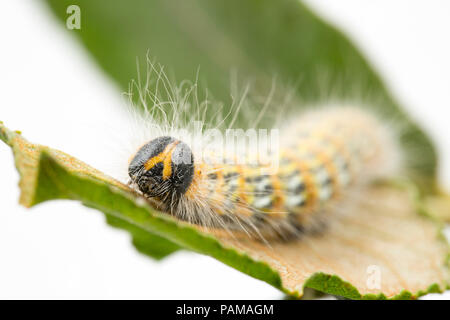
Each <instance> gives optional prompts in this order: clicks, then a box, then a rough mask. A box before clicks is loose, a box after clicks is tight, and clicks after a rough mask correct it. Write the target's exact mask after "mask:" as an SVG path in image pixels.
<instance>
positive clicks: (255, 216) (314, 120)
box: [116, 63, 402, 241]
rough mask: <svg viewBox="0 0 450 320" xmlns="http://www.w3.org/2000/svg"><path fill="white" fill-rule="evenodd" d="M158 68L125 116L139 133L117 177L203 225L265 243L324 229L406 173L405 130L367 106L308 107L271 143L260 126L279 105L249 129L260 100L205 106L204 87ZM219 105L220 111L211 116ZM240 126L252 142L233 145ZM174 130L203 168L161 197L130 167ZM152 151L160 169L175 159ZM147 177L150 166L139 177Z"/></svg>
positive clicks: (169, 184)
mask: <svg viewBox="0 0 450 320" xmlns="http://www.w3.org/2000/svg"><path fill="white" fill-rule="evenodd" d="M148 74H149V75H151V74H153V75H154V78H153V80H152V81H153V82H151V84H150V81H151V79H150V76H149V77H148V78H147V79H146V80H145V81H144V82H143V83H141V81H137V82H135V83H134V84H133V86H132V87H131V88H133V89H134V91H136V89H137V94H136V93H133V90H131V89H130V97H131V98H130V100H129V105H130V108H129V119H124V123H128V127H129V129H128V130H127V128H126V127H127V125H124V128H122V130H121V136H122V139H123V140H125V143H124V145H125V146H126V148H123V149H124V150H126V151H125V152H124V153H125V154H124V155H118V159H120V161H121V165H120V167H121V168H122V170H121V172H120V174H117V175H116V177H117V178H119V179H120V180H122V181H123V182H128V183H129V185H130V186H131V187H133V188H135V189H136V191H137V192H139V193H141V194H142V195H143V196H144V197H146V198H148V199H149V203H150V204H151V205H154V206H155V207H156V208H157V209H159V210H162V211H164V212H167V213H168V214H170V215H172V216H174V217H176V218H177V219H180V220H183V221H186V222H189V223H192V224H195V225H198V226H199V227H201V228H203V230H209V231H218V230H221V231H222V232H226V233H229V234H232V235H233V236H239V235H244V238H245V237H252V238H256V239H260V240H262V241H271V240H272V239H278V240H285V241H290V240H292V239H297V238H301V237H302V236H303V235H307V234H315V233H320V232H324V230H326V227H327V225H328V224H329V223H330V221H333V220H335V219H339V215H340V212H342V211H343V208H346V207H347V206H349V205H351V202H352V199H354V198H355V197H357V195H358V194H359V193H360V191H361V190H364V189H366V188H367V187H368V185H369V184H371V183H372V182H374V181H375V180H378V179H384V178H391V177H394V176H396V175H398V174H400V173H401V172H402V156H401V153H400V147H399V146H398V144H397V133H396V132H395V130H393V129H392V128H391V127H390V126H389V125H387V124H386V123H387V122H386V121H382V120H381V119H380V117H379V116H378V115H376V114H375V113H373V112H371V111H370V109H369V108H366V107H364V105H363V104H361V103H359V104H358V103H355V104H353V105H352V106H350V105H349V104H348V103H345V104H344V103H342V104H339V103H334V104H331V103H326V104H323V105H321V106H320V107H319V106H317V105H316V106H311V107H310V108H308V107H305V106H302V108H301V109H303V110H306V111H304V112H302V113H300V114H293V113H290V114H289V119H290V120H289V121H284V123H283V125H282V126H278V127H280V128H277V126H276V125H275V123H274V126H273V127H271V128H268V130H267V131H265V132H264V133H265V135H264V139H261V131H260V130H257V129H255V128H256V127H258V126H257V125H255V122H259V121H260V118H261V117H262V113H264V112H266V111H267V110H268V109H270V108H271V107H272V105H270V104H269V103H264V104H263V105H260V106H259V107H258V106H257V107H256V109H258V108H259V109H260V110H261V112H260V113H257V114H256V116H254V117H253V121H252V122H250V123H249V127H248V128H249V129H248V128H245V129H236V128H235V127H233V126H234V124H235V121H236V119H237V118H238V114H239V113H240V112H242V105H243V104H246V103H247V104H250V103H249V102H248V101H247V97H246V96H245V94H246V93H244V96H242V97H240V98H236V97H235V99H234V100H233V101H236V103H234V104H233V106H232V107H231V108H226V110H227V111H224V110H225V109H223V105H221V104H220V103H216V102H213V100H207V101H206V102H200V101H199V100H198V93H197V86H196V84H195V83H194V84H189V83H187V82H184V83H183V84H182V85H181V86H174V85H172V83H171V82H170V81H169V80H168V79H167V77H166V76H165V74H164V73H163V72H162V69H161V68H160V69H158V68H157V67H155V66H154V64H152V63H149V70H148ZM291 103H292V102H291ZM211 109H212V110H215V115H216V116H213V117H211V116H207V110H209V111H208V112H210V111H211ZM230 110H231V111H230ZM211 118H212V119H215V120H214V121H213V122H208V121H206V119H211ZM255 119H256V120H255ZM231 128H232V129H233V130H238V132H236V131H232V132H231V134H232V137H234V138H236V137H237V138H239V137H240V138H242V139H244V140H243V141H244V143H243V144H239V143H238V146H236V143H233V144H231V146H230V144H229V143H228V140H227V138H228V133H229V132H228V131H229V130H228V129H231ZM239 130H240V131H239ZM251 130H253V131H251ZM233 134H234V136H233ZM253 134H254V135H253ZM164 136H167V137H171V139H173V140H174V141H180V143H184V144H185V145H186V146H188V147H189V148H188V149H186V150H189V152H192V156H193V162H194V166H193V167H194V170H193V174H192V177H191V176H190V175H186V176H189V177H190V178H191V179H192V181H189V184H185V185H186V188H183V189H182V192H180V190H181V189H179V188H178V189H176V186H175V184H174V182H173V181H175V180H176V179H175V178H174V179H173V181H172V180H170V179H169V180H168V181H165V182H164V187H163V188H162V186H160V192H159V193H158V195H157V196H155V195H154V194H151V193H148V192H147V191H146V190H149V188H148V187H152V188H150V189H151V190H154V189H155V188H153V187H155V186H147V185H145V183H147V182H145V183H144V185H142V184H141V185H139V183H136V181H137V179H138V178H139V176H138V177H137V178H136V176H134V177H131V176H129V175H128V171H129V170H128V166H129V165H130V161H131V159H133V158H135V155H136V153H137V152H138V150H141V148H142V146H144V145H146V144H148V143H149V142H150V141H152V140H154V139H157V138H158V137H164ZM252 138H254V139H253V140H252ZM241 142H242V141H241ZM152 156H158V157H159V158H158V159H159V160H160V162H161V163H160V167H161V168H160V170H163V169H164V167H163V166H164V165H169V164H170V161H166V162H164V161H162V159H164V157H162V156H161V155H158V154H155V155H152ZM167 156H168V157H170V155H167ZM145 160H146V161H150V160H151V157H150V155H149V158H148V159H145ZM168 160H171V159H168ZM171 165H172V166H173V163H172V164H171ZM173 168H175V167H172V168H170V169H173ZM166 169H167V168H166ZM136 172H138V171H136ZM180 172H181V171H180ZM144 173H145V170H144V169H142V168H141V169H140V171H139V174H144ZM176 178H177V179H178V180H177V181H178V182H177V183H178V185H180V183H183V181H182V179H184V176H181V177H176ZM130 179H131V180H130ZM180 179H181V180H180ZM145 181H147V180H145ZM148 181H149V182H148V183H149V184H151V183H153V184H155V183H158V182H157V181H159V180H158V179H148ZM180 181H181V182H180ZM187 186H188V187H187ZM176 190H178V191H177V192H176Z"/></svg>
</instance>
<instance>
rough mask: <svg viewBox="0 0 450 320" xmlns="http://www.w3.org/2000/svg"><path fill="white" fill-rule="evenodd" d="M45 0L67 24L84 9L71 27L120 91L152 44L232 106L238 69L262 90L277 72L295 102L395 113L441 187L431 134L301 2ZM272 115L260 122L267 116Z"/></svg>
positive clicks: (410, 150)
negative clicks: (72, 10)
mask: <svg viewBox="0 0 450 320" xmlns="http://www.w3.org/2000/svg"><path fill="white" fill-rule="evenodd" d="M44 1H45V2H47V3H48V5H49V7H50V8H51V11H52V12H53V13H54V14H55V15H56V17H57V18H58V19H59V20H60V21H61V23H63V24H64V25H65V22H66V19H67V17H68V14H67V12H66V9H67V7H68V6H69V5H73V4H75V5H78V6H79V7H80V8H81V30H76V31H75V32H73V31H71V32H70V33H71V34H76V36H77V37H78V38H79V40H80V42H81V43H82V44H83V45H84V46H85V47H86V49H87V50H88V51H89V52H90V53H91V55H92V57H93V58H94V59H95V60H96V61H97V62H98V64H99V66H100V67H101V68H102V69H103V70H104V71H105V72H106V73H107V74H108V75H109V76H111V77H112V78H113V79H114V80H115V81H116V82H117V84H118V85H119V88H120V89H121V90H122V91H128V89H129V85H130V81H131V80H132V79H136V78H137V76H138V73H137V61H141V63H140V64H139V69H140V73H141V74H145V72H146V65H145V58H146V55H147V53H148V52H149V53H150V55H151V57H153V58H155V59H156V61H157V63H159V64H161V65H163V66H164V67H165V70H166V71H168V72H169V73H170V74H172V75H173V78H174V79H177V81H178V82H179V81H181V80H190V81H192V82H195V81H196V80H197V75H199V78H198V85H199V92H200V93H205V92H206V89H207V90H208V92H209V93H211V94H212V96H214V98H215V99H217V100H220V101H222V102H223V103H224V108H225V111H226V109H227V108H230V106H231V95H230V74H231V73H232V72H233V71H236V72H237V73H238V76H239V78H240V79H243V82H244V83H245V82H247V81H248V82H251V83H252V86H253V87H254V88H257V89H255V90H257V92H258V93H263V94H264V93H267V94H268V92H269V90H270V87H271V83H272V81H273V79H274V78H276V79H277V83H278V84H279V86H280V87H293V88H295V90H296V93H297V98H298V101H299V103H297V104H296V105H295V108H296V109H298V108H301V107H303V106H305V105H307V104H308V103H318V102H321V101H323V100H327V99H329V98H332V99H335V100H338V101H339V100H341V101H356V102H363V104H365V105H368V106H369V107H375V108H377V109H378V111H380V112H381V114H384V115H387V117H389V118H390V119H395V120H396V122H397V125H398V126H399V127H401V133H402V134H401V143H402V146H403V148H404V150H405V154H406V157H405V159H406V160H407V167H408V169H409V173H410V175H411V177H413V178H414V179H415V180H416V182H418V183H420V185H421V186H423V187H424V188H423V189H424V190H426V191H429V190H432V189H433V188H434V186H435V178H436V162H437V159H436V153H435V151H434V148H433V146H432V143H431V142H430V140H429V139H428V137H427V136H426V135H425V134H424V133H423V132H422V131H421V130H420V129H419V128H418V127H417V125H416V124H414V123H412V122H411V121H410V120H409V118H408V117H407V116H406V115H405V114H404V113H403V112H402V111H401V109H400V108H399V106H398V104H397V103H396V101H395V100H394V99H393V97H392V96H391V95H390V93H389V92H388V90H387V89H386V87H385V85H384V84H383V82H382V81H381V80H380V77H379V75H378V74H377V73H376V72H375V71H374V70H373V68H372V67H371V66H370V64H369V63H368V62H367V61H366V60H365V58H364V57H363V56H362V55H361V53H360V52H359V51H358V50H357V49H356V48H355V46H354V45H353V44H352V43H351V42H350V41H349V40H348V39H347V38H346V37H345V36H344V35H343V34H342V33H341V32H339V31H337V30H336V29H335V28H333V27H332V26H330V25H328V24H327V23H326V22H324V21H322V20H321V19H319V18H318V17H317V16H316V15H315V14H314V13H312V12H311V11H310V10H309V9H308V8H307V7H305V5H303V4H302V3H301V2H300V1H297V0H279V1H272V0H133V1H125V0H117V1H108V0H76V1H72V0H70V1H69V0H44ZM142 62H143V63H142ZM199 70H200V72H198V71H199ZM300 102H301V103H300ZM273 108H276V105H275V106H274V107H273ZM272 111H274V110H272ZM280 111H283V112H284V111H288V110H276V112H278V113H279V112H280ZM213 114H214V112H210V113H209V116H210V117H212V116H213ZM272 115H273V112H272V113H271V112H268V113H267V114H266V117H265V119H263V121H262V122H261V126H267V125H270V124H271V121H272V119H271V116H272ZM272 122H273V121H272ZM419 152H420V156H418V155H419Z"/></svg>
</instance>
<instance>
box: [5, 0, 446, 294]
mask: <svg viewBox="0 0 450 320" xmlns="http://www.w3.org/2000/svg"><path fill="white" fill-rule="evenodd" d="M308 3H310V5H311V6H313V7H314V9H316V11H318V12H319V13H320V15H322V16H324V17H326V18H328V20H330V21H332V22H333V23H334V24H336V25H338V26H339V27H340V28H341V29H343V30H344V31H345V32H346V33H347V34H349V35H350V37H351V38H352V39H353V40H354V41H355V42H356V44H357V46H358V47H360V48H361V49H362V51H363V52H364V53H365V54H366V56H368V57H369V60H370V61H371V62H372V64H374V65H375V66H376V67H377V69H378V70H380V73H381V74H382V76H383V78H384V79H385V81H386V82H387V83H388V85H389V87H390V88H391V90H392V91H393V93H394V95H395V96H396V98H397V99H399V101H400V102H401V104H402V105H404V106H406V107H407V108H408V109H409V111H410V113H411V114H412V115H413V116H414V117H415V118H416V119H417V120H418V121H419V122H420V123H421V125H422V126H423V127H424V128H426V130H427V131H428V133H429V134H430V135H431V136H432V137H433V139H434V140H435V142H436V143H437V146H438V149H439V151H440V153H441V154H440V155H441V159H442V166H441V167H440V170H441V171H440V172H441V174H440V176H441V180H442V183H443V184H444V185H445V186H446V187H447V188H450V142H449V141H448V134H449V133H450V129H449V128H448V127H449V125H450V124H449V120H448V119H449V118H450V111H449V108H450V59H449V57H450V41H449V40H450V19H449V16H450V3H449V2H448V1H445V0H441V1H437V0H433V1H430V0H428V1H425V0H422V1H412V0H409V1H407V0H404V1H399V0H397V1H395V2H394V1H388V0H382V1H381V0H378V1H358V0H341V1H332V0H320V1H319V0H315V1H312V0H310V1H308ZM0 41H1V49H0V88H1V89H0V90H1V93H2V94H1V96H0V100H1V101H0V120H3V121H4V122H5V124H6V125H7V126H8V127H10V128H13V129H20V130H22V131H23V133H24V135H25V137H28V138H29V139H30V140H32V141H34V142H39V143H43V144H47V145H50V146H52V147H56V148H59V149H62V150H64V151H66V152H68V153H70V154H73V155H75V156H77V157H79V158H81V159H83V160H85V161H87V162H88V163H90V164H92V165H94V166H96V165H100V163H101V162H102V160H103V159H101V158H102V156H104V154H102V152H100V151H99V150H102V148H101V147H100V144H101V143H100V142H99V147H98V148H97V147H96V146H95V145H93V144H92V139H91V138H90V137H92V136H93V135H96V136H97V137H98V138H97V140H95V141H96V142H97V141H102V136H101V135H100V133H99V131H98V121H97V120H98V119H106V120H107V121H108V122H111V123H120V118H121V115H122V113H121V112H122V111H121V110H122V109H121V104H122V103H123V102H122V98H121V97H120V95H119V94H118V93H117V92H118V90H117V88H116V87H114V85H113V84H112V83H111V82H110V81H109V80H108V79H107V78H106V77H105V76H104V75H103V74H102V73H101V71H99V69H98V68H97V66H96V65H95V64H94V63H93V62H92V61H90V60H89V57H88V55H87V53H86V52H84V50H83V49H82V48H81V46H79V45H78V43H76V41H75V39H73V38H71V37H67V34H66V33H65V32H64V30H62V28H61V26H60V25H58V24H57V23H56V22H55V21H54V19H52V17H51V16H50V15H49V13H48V11H47V10H46V8H45V7H42V6H41V5H40V3H39V2H38V1H32V0H29V1H26V0H19V1H11V0H10V1H1V2H0ZM89 118H91V119H94V120H89ZM96 121H97V123H96ZM105 122H106V121H105ZM105 150H106V149H105ZM17 182H18V175H17V173H16V170H15V168H14V164H13V159H12V156H11V152H10V150H9V148H8V147H6V146H5V145H4V144H2V143H0V199H1V201H0V298H88V299H89V298H157V299H165V298H179V299H185V298H191V299H195V298H206V299H210V298H235V299H239V298H247V299H253V298H254V299H264V298H281V297H282V294H281V293H279V292H278V291H277V290H276V289H274V288H272V287H270V286H269V285H267V284H265V283H263V282H260V281H258V280H255V279H252V278H250V277H248V276H246V275H244V274H241V273H239V272H238V271H235V270H233V269H231V268H229V267H227V266H225V265H223V264H221V263H220V262H217V261H215V260H214V259H212V258H209V257H206V256H200V255H197V254H193V253H188V252H180V253H177V254H174V255H172V256H170V257H169V258H167V259H165V260H164V261H163V262H159V263H156V262H154V261H152V260H151V259H148V258H146V257H144V256H142V255H140V254H138V253H137V252H136V250H134V249H133V247H132V245H131V243H130V239H129V236H128V235H127V234H126V233H125V232H121V231H118V230H115V229H112V228H110V227H107V226H106V224H105V223H104V218H103V216H102V215H101V214H100V213H99V212H96V211H94V210H90V209H88V208H85V207H82V206H81V205H80V204H78V203H75V202H63V201H54V202H50V203H45V204H42V205H40V206H38V207H36V208H33V209H32V210H26V209H24V208H22V207H20V206H19V205H18V204H17V200H18V188H17ZM440 297H443V296H440ZM446 297H447V298H450V294H447V295H446Z"/></svg>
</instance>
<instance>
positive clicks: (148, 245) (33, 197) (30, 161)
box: [0, 122, 179, 260]
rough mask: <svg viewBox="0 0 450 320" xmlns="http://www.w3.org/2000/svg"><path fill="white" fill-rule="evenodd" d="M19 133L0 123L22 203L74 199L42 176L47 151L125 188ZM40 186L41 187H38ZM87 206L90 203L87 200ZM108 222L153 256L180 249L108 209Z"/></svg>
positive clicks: (0, 137) (84, 170)
mask: <svg viewBox="0 0 450 320" xmlns="http://www.w3.org/2000/svg"><path fill="white" fill-rule="evenodd" d="M19 134H20V133H19V132H11V131H9V130H7V129H6V128H5V127H4V126H3V125H2V122H0V140H3V141H4V142H5V143H7V144H8V145H10V146H11V148H12V149H13V152H14V155H15V163H16V167H17V169H18V170H19V173H20V175H21V179H20V182H19V186H20V188H21V191H22V192H21V196H20V200H19V202H20V203H21V204H22V205H24V206H26V207H30V206H32V205H35V204H38V203H40V202H43V201H46V200H51V199H57V198H59V199H71V197H70V195H64V194H62V193H61V192H60V190H58V189H57V188H56V185H54V184H53V183H51V180H49V179H45V178H42V171H39V170H38V169H39V166H38V162H39V157H40V155H41V152H43V151H44V150H47V151H48V152H50V153H51V154H52V156H53V157H55V158H57V159H59V160H60V161H64V163H66V164H70V166H71V167H72V170H75V171H76V172H78V173H83V174H85V175H88V176H93V177H100V178H101V179H102V180H104V181H106V182H107V183H109V184H112V185H116V186H117V187H119V188H122V189H126V187H125V186H123V185H121V184H120V183H119V182H117V181H115V180H113V179H111V178H109V177H106V176H104V175H103V174H101V173H100V172H99V171H97V170H93V169H92V168H90V167H88V166H86V165H85V164H84V163H82V162H81V161H78V160H77V159H75V158H73V157H70V156H69V155H67V154H65V153H63V152H60V151H56V150H52V149H48V148H46V147H44V146H40V145H35V144H31V143H29V142H28V141H26V140H24V139H22V138H20V135H19ZM37 186H39V187H37ZM85 205H88V204H86V203H85ZM104 213H105V214H106V222H107V223H108V224H109V225H110V226H113V227H116V228H119V229H124V230H126V231H128V232H129V233H130V234H131V237H132V241H133V245H134V246H135V247H136V249H137V250H138V251H139V252H141V253H143V254H146V255H147V256H149V257H151V258H154V259H158V260H159V259H162V258H164V257H166V256H167V255H169V254H171V253H172V252H174V251H176V250H178V249H179V246H177V245H176V244H174V243H173V242H170V241H168V240H166V239H165V238H162V237H159V236H157V235H155V234H152V233H149V232H146V231H143V230H142V229H141V228H139V227H136V226H135V225H134V224H132V223H130V222H127V221H126V220H124V219H121V218H120V217H114V216H113V215H111V214H109V213H108V212H107V211H106V210H105V211H104Z"/></svg>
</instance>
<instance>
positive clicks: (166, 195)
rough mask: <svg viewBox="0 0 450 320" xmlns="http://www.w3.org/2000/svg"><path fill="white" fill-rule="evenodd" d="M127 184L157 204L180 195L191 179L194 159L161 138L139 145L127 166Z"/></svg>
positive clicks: (186, 148)
mask: <svg viewBox="0 0 450 320" xmlns="http://www.w3.org/2000/svg"><path fill="white" fill-rule="evenodd" d="M128 175H129V176H130V179H131V183H132V184H134V185H135V186H137V188H138V189H139V190H140V191H141V192H142V193H143V194H144V195H145V196H147V197H157V198H159V200H161V201H163V202H164V201H165V199H168V200H169V201H171V199H173V198H174V197H176V198H178V197H179V196H181V195H183V194H184V193H185V192H186V191H187V189H188V188H189V186H190V185H191V182H192V179H193V177H194V156H193V154H192V151H191V149H190V148H189V146H188V145H187V144H186V143H184V142H182V141H180V140H177V139H174V138H172V137H169V136H163V137H159V138H156V139H153V140H151V141H150V142H148V143H146V144H145V145H143V146H142V147H141V148H140V149H139V150H138V151H137V153H136V154H135V156H134V157H133V159H132V160H131V162H130V164H129V166H128Z"/></svg>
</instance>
